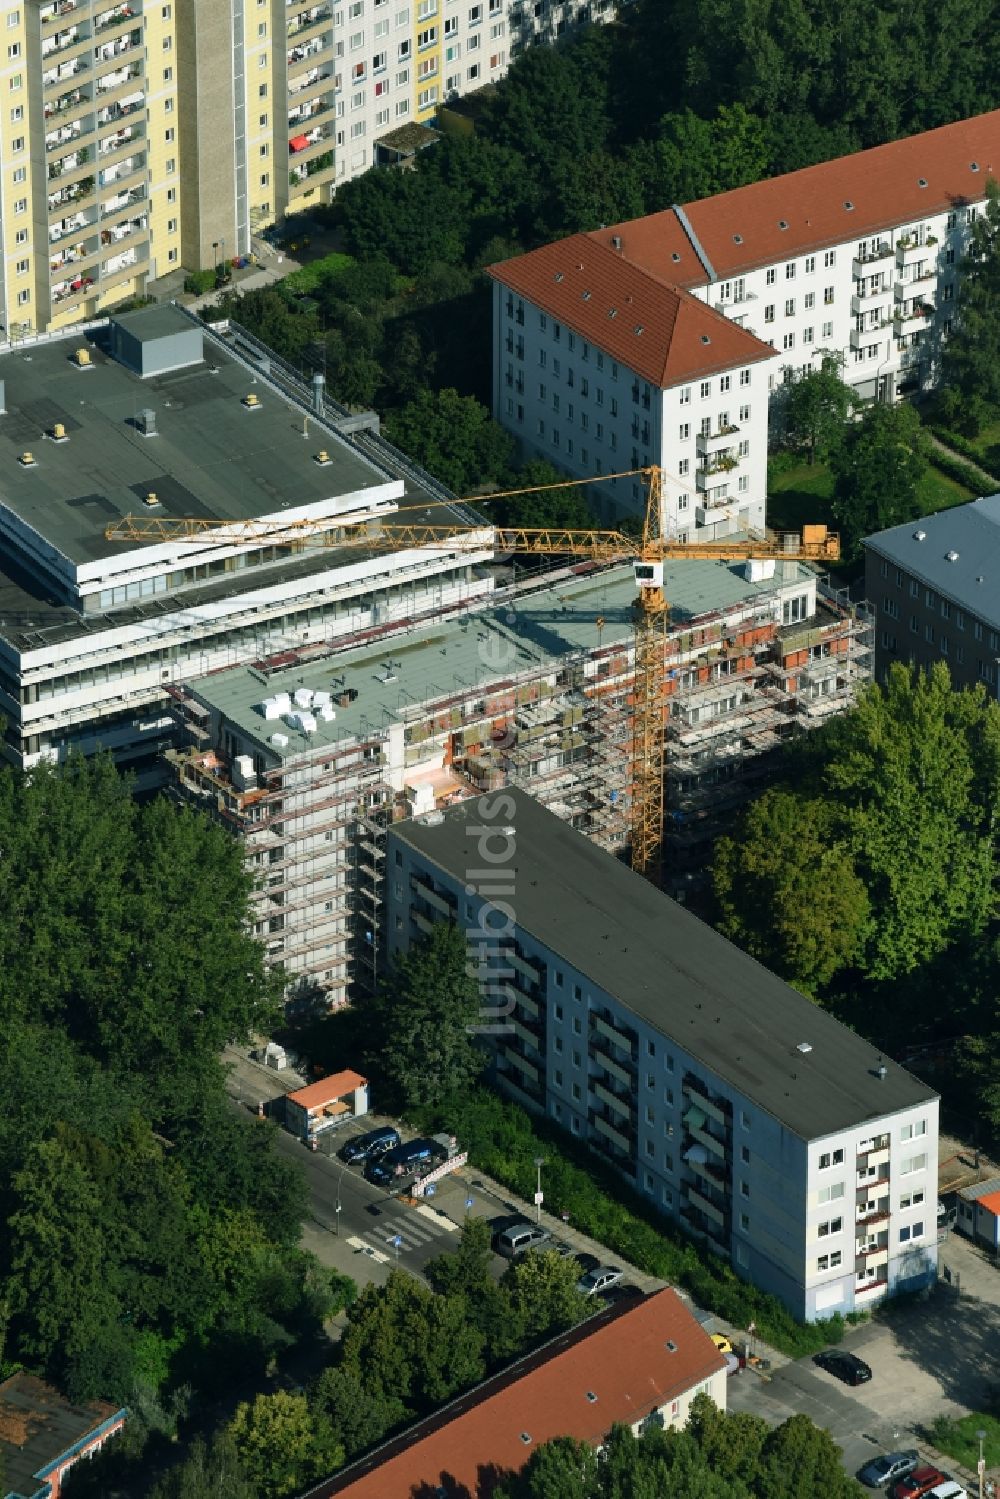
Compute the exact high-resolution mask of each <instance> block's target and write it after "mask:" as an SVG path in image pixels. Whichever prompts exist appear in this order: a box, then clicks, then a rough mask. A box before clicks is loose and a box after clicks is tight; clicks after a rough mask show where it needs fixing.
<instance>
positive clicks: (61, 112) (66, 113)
mask: <svg viewBox="0 0 1000 1499" xmlns="http://www.w3.org/2000/svg"><path fill="white" fill-rule="evenodd" d="M90 93H91V91H90V88H89V87H87V88H73V89H70V90H69V91H68V92H67V93H65V94H62V95H61V96H60V97H59V98H58V99H53V100H52V101H51V103H48V104H46V106H45V109H44V116H45V119H46V120H58V119H63V120H65V122H66V123H67V124H69V123H70V122H71V121H73V120H75V119H77V118H78V116H79V115H80V114H82V113H83V112H84V110H87V109H89V108H90V104H91V98H90Z"/></svg>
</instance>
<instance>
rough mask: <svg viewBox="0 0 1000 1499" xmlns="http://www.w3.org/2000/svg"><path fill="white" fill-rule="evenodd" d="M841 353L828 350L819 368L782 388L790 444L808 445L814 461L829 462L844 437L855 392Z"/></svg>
mask: <svg viewBox="0 0 1000 1499" xmlns="http://www.w3.org/2000/svg"><path fill="white" fill-rule="evenodd" d="M842 366H843V360H842V358H841V357H840V356H839V355H835V354H824V355H823V358H822V360H821V362H820V365H819V368H818V369H812V370H806V371H805V373H804V374H800V375H798V376H797V377H796V378H795V379H794V380H793V381H792V382H791V384H790V385H786V386H784V387H783V388H782V397H783V399H782V401H781V407H780V421H781V426H782V430H783V435H784V440H785V442H786V443H787V444H788V446H789V447H792V448H800V449H805V451H806V452H807V453H808V455H809V462H810V463H816V462H820V463H825V462H827V460H828V459H829V458H830V456H831V454H832V453H834V452H835V451H836V449H837V448H838V447H839V446H840V444H841V442H842V441H843V439H844V429H845V423H846V422H847V418H848V417H849V416H850V414H851V411H852V409H853V406H854V401H855V397H854V392H853V391H852V390H851V389H850V387H849V386H847V385H845V384H844V381H843V378H842V375H841V369H842Z"/></svg>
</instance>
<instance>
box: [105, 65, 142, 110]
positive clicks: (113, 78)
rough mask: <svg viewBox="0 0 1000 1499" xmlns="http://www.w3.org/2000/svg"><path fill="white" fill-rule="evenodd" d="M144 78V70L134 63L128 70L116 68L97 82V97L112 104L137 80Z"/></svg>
mask: <svg viewBox="0 0 1000 1499" xmlns="http://www.w3.org/2000/svg"><path fill="white" fill-rule="evenodd" d="M141 77H142V68H141V67H139V66H137V64H135V63H132V64H130V66H129V67H126V68H114V69H113V70H112V71H111V72H110V73H105V74H104V76H103V77H102V78H99V79H98V80H97V89H96V97H97V98H99V99H102V100H104V101H105V103H108V104H110V103H111V102H112V100H113V99H115V98H116V97H117V96H118V95H119V94H120V93H121V92H123V91H124V90H127V89H129V88H130V87H131V86H132V84H133V83H134V82H135V80H136V79H137V78H141Z"/></svg>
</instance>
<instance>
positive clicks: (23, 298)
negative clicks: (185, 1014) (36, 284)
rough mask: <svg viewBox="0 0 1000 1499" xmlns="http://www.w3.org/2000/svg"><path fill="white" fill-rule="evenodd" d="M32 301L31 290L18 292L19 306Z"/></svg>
mask: <svg viewBox="0 0 1000 1499" xmlns="http://www.w3.org/2000/svg"><path fill="white" fill-rule="evenodd" d="M30 301H31V292H30V291H27V290H25V291H19V292H18V294H17V305H18V307H26V306H27V304H28V303H29V302H30Z"/></svg>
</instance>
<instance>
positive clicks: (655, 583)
mask: <svg viewBox="0 0 1000 1499" xmlns="http://www.w3.org/2000/svg"><path fill="white" fill-rule="evenodd" d="M633 568H634V571H635V583H636V587H637V588H638V589H640V590H641V591H645V590H646V589H647V588H662V587H663V563H662V562H635V563H633Z"/></svg>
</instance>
